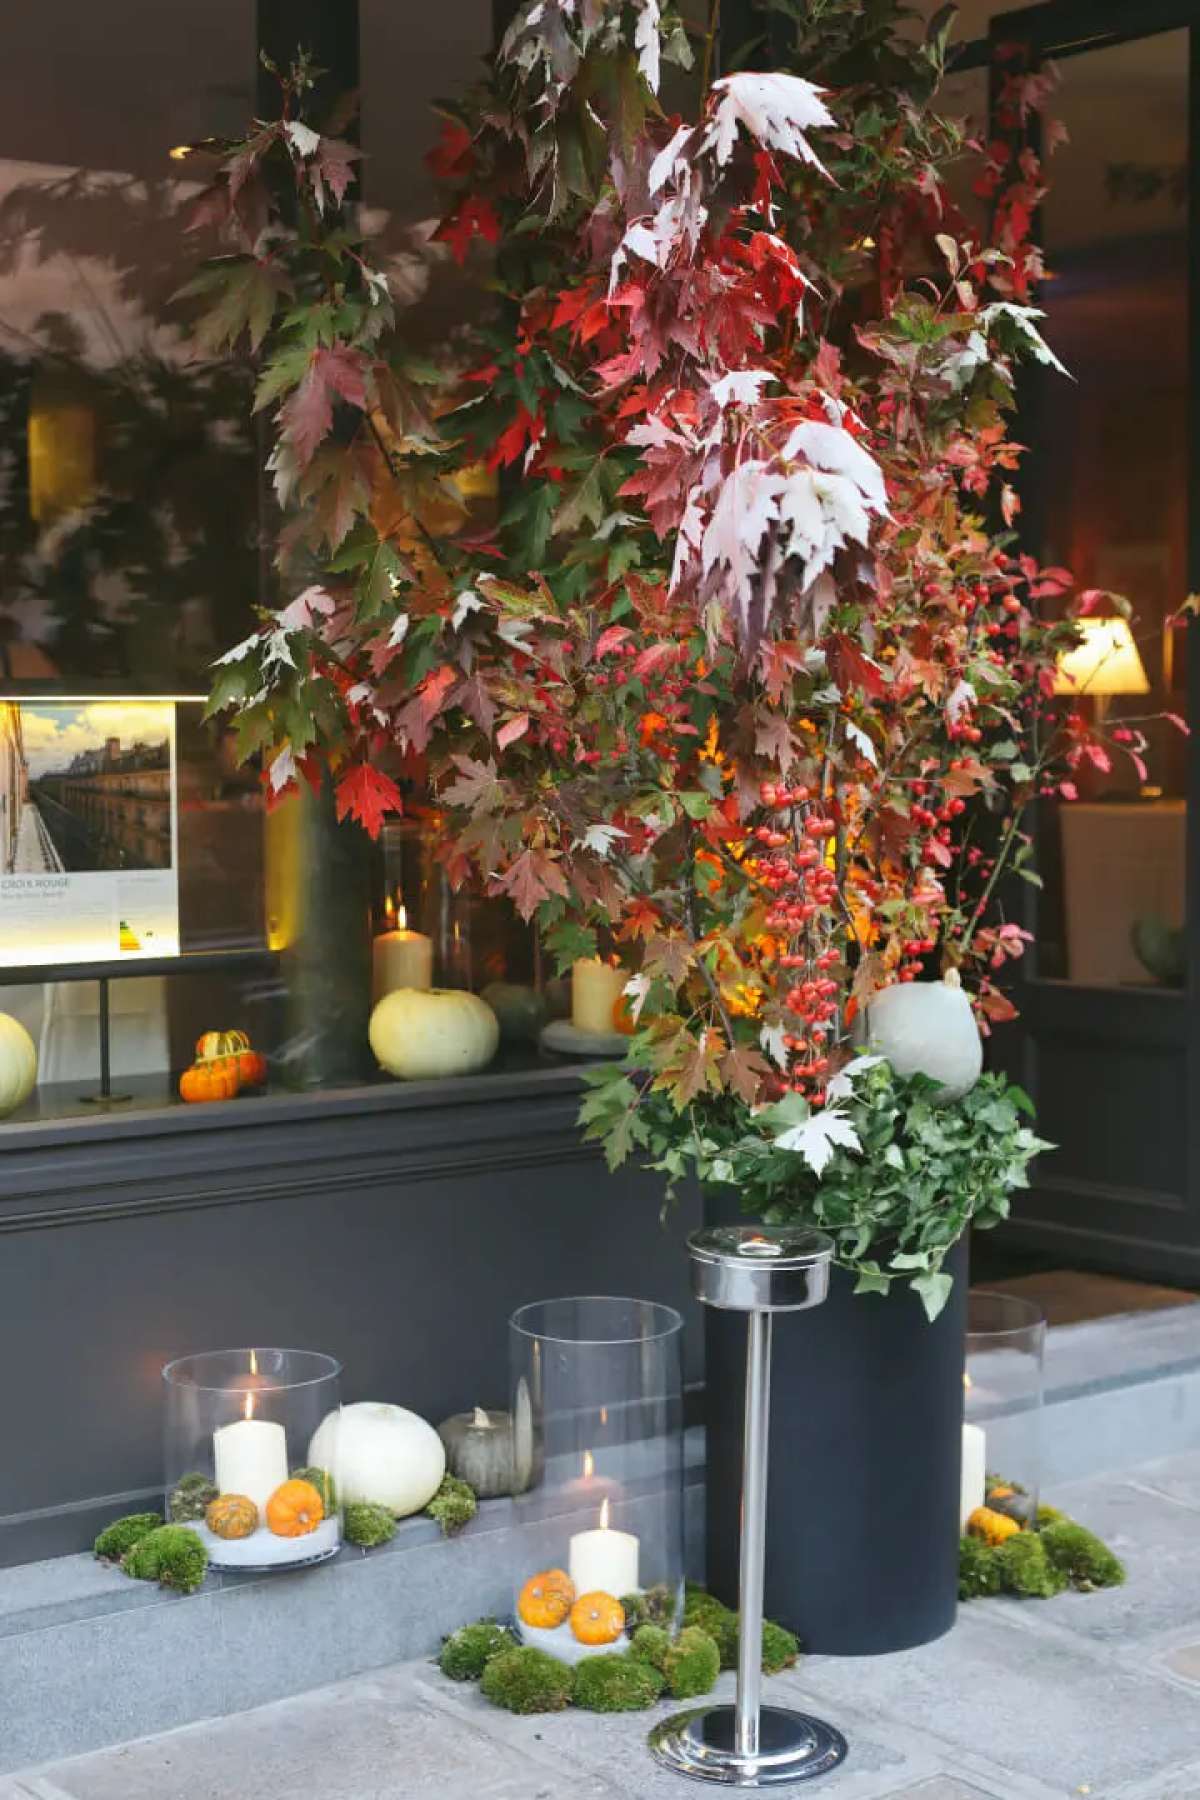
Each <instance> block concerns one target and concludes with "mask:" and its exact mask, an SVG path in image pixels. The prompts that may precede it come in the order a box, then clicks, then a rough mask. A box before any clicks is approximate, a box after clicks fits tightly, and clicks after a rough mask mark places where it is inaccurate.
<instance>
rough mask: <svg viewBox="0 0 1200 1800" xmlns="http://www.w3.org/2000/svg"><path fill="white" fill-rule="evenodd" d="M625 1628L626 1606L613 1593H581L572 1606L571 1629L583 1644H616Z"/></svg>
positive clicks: (598, 1591)
mask: <svg viewBox="0 0 1200 1800" xmlns="http://www.w3.org/2000/svg"><path fill="white" fill-rule="evenodd" d="M624 1629H625V1608H624V1607H623V1606H622V1605H621V1602H620V1601H619V1600H614V1598H613V1596H612V1595H611V1594H605V1593H603V1592H601V1591H600V1590H597V1591H596V1593H594V1594H581V1595H580V1596H579V1598H578V1600H577V1601H576V1602H575V1604H574V1606H573V1607H572V1608H571V1630H572V1631H573V1632H574V1633H575V1636H576V1637H577V1638H578V1639H579V1642H580V1643H581V1644H615V1643H616V1641H617V1639H618V1638H619V1637H620V1635H621V1633H622V1632H623V1631H624Z"/></svg>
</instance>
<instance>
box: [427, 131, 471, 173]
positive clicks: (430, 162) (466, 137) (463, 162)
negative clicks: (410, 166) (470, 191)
mask: <svg viewBox="0 0 1200 1800" xmlns="http://www.w3.org/2000/svg"><path fill="white" fill-rule="evenodd" d="M473 161H474V157H473V155H472V152H471V134H470V132H469V131H468V130H467V128H466V126H465V125H460V123H459V121H458V120H457V119H443V120H442V135H441V137H440V138H439V139H438V141H437V143H436V144H435V145H434V146H433V149H432V150H430V151H428V152H427V153H426V156H425V167H426V168H427V169H428V170H429V171H430V173H431V174H433V175H436V176H437V178H438V180H439V181H457V180H458V179H460V178H461V177H462V176H463V175H465V174H466V173H467V171H468V170H469V169H470V167H471V164H472V162H473Z"/></svg>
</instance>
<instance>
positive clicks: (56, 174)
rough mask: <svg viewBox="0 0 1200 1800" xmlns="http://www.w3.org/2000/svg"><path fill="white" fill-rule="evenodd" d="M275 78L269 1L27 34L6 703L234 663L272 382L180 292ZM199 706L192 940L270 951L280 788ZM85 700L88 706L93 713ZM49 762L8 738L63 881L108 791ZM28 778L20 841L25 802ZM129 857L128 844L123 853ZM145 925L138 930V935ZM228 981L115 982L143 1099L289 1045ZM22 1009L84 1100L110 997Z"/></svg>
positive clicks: (257, 997) (131, 1080)
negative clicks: (243, 1032)
mask: <svg viewBox="0 0 1200 1800" xmlns="http://www.w3.org/2000/svg"><path fill="white" fill-rule="evenodd" d="M134 47H136V48H134ZM254 77H255V48H254V8H253V6H252V5H251V4H249V0H213V3H212V4H210V5H206V6H205V8H204V9H203V10H202V11H199V12H197V11H195V10H194V9H188V10H187V11H186V12H181V11H180V10H179V9H177V8H172V7H158V8H147V7H146V6H145V5H143V4H141V3H140V0H114V3H113V4H109V5H105V6H103V7H89V6H85V5H83V4H82V3H81V0H45V3H44V4H41V5H39V6H38V7H35V8H26V9H23V10H18V13H17V14H15V15H14V16H13V17H12V18H6V20H5V55H4V59H3V63H2V64H0V700H3V699H4V698H5V697H8V698H10V699H11V698H13V697H23V698H25V699H33V700H36V699H38V698H45V699H51V698H53V697H54V696H56V695H57V696H70V697H72V698H78V699H80V700H81V701H85V702H86V701H90V700H95V699H96V697H98V696H104V697H110V696H111V697H113V698H117V697H123V696H135V695H165V696H174V695H179V694H199V693H203V692H204V691H205V690H206V688H207V686H208V678H209V666H210V664H211V661H212V658H213V657H214V656H215V655H217V654H218V653H219V652H220V651H221V650H222V649H224V648H225V647H227V646H228V645H229V644H230V643H232V642H234V641H236V639H237V638H238V637H240V636H242V635H244V633H245V631H246V629H247V628H248V625H249V621H250V618H251V609H252V606H253V603H254V601H255V598H256V593H257V585H258V496H257V488H258V475H257V462H258V457H257V454H256V450H255V444H254V439H253V429H252V424H251V419H250V412H249V396H250V392H251V386H250V380H251V377H250V371H249V370H248V369H247V368H244V367H242V366H239V365H238V364H236V363H232V362H220V363H214V362H207V361H204V360H203V359H201V358H197V357H196V355H195V353H194V351H193V350H192V349H191V348H190V347H188V346H187V345H186V344H185V341H184V336H183V332H182V329H181V323H180V315H179V312H178V309H177V305H176V303H175V302H174V301H173V299H172V296H173V295H174V294H175V292H176V290H177V289H178V288H179V287H180V286H181V285H182V284H183V283H184V282H185V281H186V280H187V279H188V278H189V277H190V276H191V274H192V273H193V272H194V268H195V263H196V260H197V258H198V257H199V256H201V255H203V254H204V253H205V246H204V245H203V244H202V243H201V242H199V241H198V239H197V238H196V237H191V238H189V237H187V236H185V235H184V233H183V230H182V223H183V221H182V218H181V207H184V206H186V203H187V201H188V198H189V196H190V195H191V194H192V193H194V192H195V191H197V188H196V183H195V182H194V181H189V180H188V179H186V175H187V165H186V161H184V160H180V159H179V158H173V157H172V156H171V154H170V152H171V150H172V149H173V148H177V147H178V146H180V145H184V144H187V143H188V142H189V141H191V140H193V139H195V138H197V137H199V136H202V135H204V134H205V133H208V132H215V133H222V132H229V133H236V132H239V131H240V130H241V128H242V125H243V122H244V120H245V119H246V118H247V117H248V116H249V114H250V113H251V112H252V110H253V101H254ZM9 710H10V711H11V709H9ZM201 711H202V709H201V707H200V706H198V705H195V704H183V705H178V706H176V708H175V732H176V762H175V771H176V780H177V790H178V835H177V842H176V843H175V845H174V846H173V853H174V854H175V856H176V857H177V864H178V867H177V873H178V890H179V918H180V940H179V941H180V946H181V948H182V949H184V950H185V951H186V950H196V949H213V948H222V949H226V948H230V947H246V946H250V947H252V946H255V945H260V944H261V943H262V941H263V868H262V864H263V853H262V816H261V804H260V799H259V790H258V781H257V775H256V773H255V772H254V771H253V770H249V771H247V770H239V769H237V768H236V766H235V764H234V760H233V757H232V754H231V752H230V748H229V746H228V744H227V742H226V737H225V733H224V731H223V730H222V729H218V728H216V727H213V726H205V725H203V724H202V723H201ZM88 712H89V708H88V707H87V706H86V705H82V706H81V707H80V709H79V718H80V720H84V719H85V718H86V716H87V714H88ZM102 735H103V734H102ZM10 736H11V734H10ZM74 748H75V749H76V750H77V749H78V746H75V747H74ZM118 750H119V752H120V754H119V755H118V753H117V752H118ZM95 754H96V755H97V756H100V757H103V756H104V755H105V754H106V753H105V752H103V751H98V752H96V753H95ZM131 754H132V752H131V751H130V750H129V746H128V745H125V744H124V743H122V744H121V745H119V746H118V747H117V749H116V750H113V752H112V754H111V755H109V756H108V761H107V763H106V764H105V765H104V767H103V768H100V767H99V766H98V767H97V769H95V770H92V771H91V772H90V774H89V780H90V783H91V787H92V789H98V788H99V787H101V786H103V785H104V784H106V783H107V785H108V786H109V787H112V786H113V785H114V784H115V785H120V786H125V787H127V786H128V785H129V779H132V778H129V779H127V778H126V776H125V775H123V774H121V773H120V770H121V768H123V764H122V763H121V756H124V757H125V760H126V761H128V758H129V756H130V755H131ZM30 757H31V748H30V746H29V745H28V744H26V745H25V746H24V753H23V754H22V753H21V747H20V746H17V745H15V744H14V743H12V742H6V744H5V746H4V750H3V754H0V765H3V770H4V771H5V772H6V775H5V780H4V787H5V791H6V795H7V797H8V800H9V802H10V804H9V805H8V807H7V809H6V810H7V811H8V812H11V813H13V815H14V818H13V819H12V820H10V824H12V825H13V830H12V832H11V833H8V834H7V836H8V837H10V838H11V840H12V841H11V842H10V843H9V844H8V852H7V857H6V860H7V862H8V863H10V864H11V865H12V867H13V868H14V869H15V868H17V867H20V868H25V867H26V866H27V865H29V862H30V858H31V856H33V855H34V853H35V851H36V849H37V844H36V843H35V842H34V836H33V834H32V833H31V830H30V829H28V827H29V826H30V822H31V820H32V819H33V817H34V813H35V811H36V799H37V797H40V800H41V804H42V806H43V808H44V809H45V810H46V811H47V812H48V811H49V810H50V809H51V808H52V807H54V806H57V808H58V810H57V812H55V814H54V823H55V827H56V832H57V836H56V837H54V836H53V835H52V834H45V835H46V841H45V842H44V843H42V846H41V855H42V866H50V864H49V862H48V860H47V859H50V858H57V859H59V866H61V867H64V868H74V869H79V868H86V867H88V866H89V864H88V862H87V855H88V854H89V853H90V852H89V845H91V844H92V841H93V839H96V835H97V831H98V829H99V828H98V825H97V821H96V819H95V818H92V817H90V816H88V805H89V804H90V805H91V806H92V809H93V811H94V810H95V805H96V804H97V802H96V797H95V794H94V793H93V794H92V796H91V800H90V801H89V800H88V797H87V795H85V794H84V792H83V787H84V786H85V785H86V784H82V785H81V783H80V782H79V781H75V782H74V783H72V782H71V780H70V778H69V776H68V775H67V774H66V773H63V772H60V773H59V775H58V776H57V777H52V778H50V779H42V780H41V781H40V783H39V782H37V781H33V782H32V783H31V775H32V776H36V775H38V774H39V773H40V774H41V775H42V776H45V771H44V770H41V769H40V768H31V764H30ZM58 760H59V761H63V759H62V758H59V759H58ZM69 764H70V759H69V758H68V759H67V760H66V761H65V762H63V768H64V771H65V770H66V769H68V768H69ZM31 787H32V789H33V794H34V804H33V805H30V806H27V807H26V811H27V815H28V816H27V818H26V826H27V829H26V831H25V833H24V839H23V842H22V844H21V845H20V846H18V844H17V842H16V821H15V812H16V808H17V806H18V805H19V804H22V803H23V802H27V801H29V800H30V790H31ZM160 798H161V797H160ZM122 804H123V805H124V807H125V812H124V814H123V815H122V820H121V830H122V832H123V833H124V836H125V839H128V840H129V842H133V837H131V835H130V834H134V836H136V834H137V833H139V832H140V833H141V834H142V835H143V836H145V834H146V833H149V832H153V833H154V834H155V835H156V842H159V841H161V843H167V842H169V835H168V836H164V834H163V832H162V830H161V819H160V818H158V817H157V816H152V815H151V812H150V811H149V807H148V802H147V801H146V800H145V799H144V797H142V796H133V797H132V798H131V797H129V796H126V799H125V801H123V803H122ZM164 805H165V803H164ZM110 810H111V809H110ZM160 810H162V809H161V808H160ZM109 823H110V824H111V821H109ZM112 835H113V834H112V831H111V830H110V831H109V832H108V836H110V837H111V836H112ZM97 841H98V840H97ZM2 848H3V847H2V846H0V849H2ZM143 848H144V847H143ZM76 852H78V854H76ZM142 853H143V851H139V852H138V854H142ZM131 854H133V852H131V851H130V850H129V848H128V844H126V847H125V848H124V849H123V850H122V851H121V855H122V857H123V858H125V859H126V860H127V859H128V857H129V855H131ZM80 858H82V861H81V860H80ZM160 860H161V858H160ZM3 866H4V863H2V862H0V867H3ZM135 937H136V934H135V933H133V931H132V930H128V931H126V932H125V933H124V934H123V943H124V944H125V945H128V944H130V943H133V942H134V941H135ZM223 985H224V991H222V983H221V982H218V981H214V980H213V979H212V978H208V979H206V980H203V981H193V980H190V979H187V980H183V979H180V980H176V979H169V980H168V979H166V978H163V977H157V976H133V977H131V978H128V979H122V980H120V981H116V982H114V983H113V984H112V1050H113V1065H114V1072H115V1074H116V1075H117V1076H118V1078H119V1082H118V1085H119V1086H121V1087H122V1088H123V1090H124V1091H126V1092H131V1093H133V1094H134V1096H135V1097H137V1096H144V1095H147V1094H150V1093H154V1094H156V1095H157V1094H160V1093H161V1094H163V1095H165V1094H167V1093H169V1092H171V1091H173V1080H172V1076H171V1071H172V1069H176V1070H177V1069H178V1067H179V1066H180V1065H181V1064H182V1063H184V1062H187V1061H190V1060H191V1055H192V1052H193V1046H194V1042H195V1039H196V1037H197V1036H198V1034H199V1032H200V1030H201V1029H203V1028H204V1027H205V1026H206V1025H211V1024H212V1023H214V1022H216V1023H221V1022H222V1020H223V1019H224V1017H225V1014H226V1012H228V1013H229V1016H230V1022H231V1023H232V1022H233V1021H234V1019H236V1022H237V1023H238V1024H239V1025H243V1026H246V1027H247V1028H248V1029H250V1030H252V1031H256V1032H258V1033H259V1034H260V1036H261V1035H263V1034H267V1033H269V1030H270V1022H269V1015H270V1008H271V997H270V994H269V992H267V991H265V990H263V989H262V986H261V983H259V984H258V985H256V986H254V987H253V989H252V990H250V991H247V989H246V986H245V981H244V978H239V983H238V985H233V984H232V980H231V979H230V980H226V981H225V982H224V984H223ZM0 1008H2V1009H3V1010H5V1011H7V1012H10V1013H13V1014H15V1015H16V1016H17V1017H19V1018H21V1019H22V1020H23V1021H24V1023H25V1024H26V1026H27V1027H28V1028H29V1029H30V1031H31V1032H32V1034H33V1036H34V1037H35V1039H36V1040H37V1042H38V1045H39V1050H40V1063H41V1078H40V1082H39V1089H38V1094H37V1097H36V1099H35V1101H34V1102H31V1107H32V1108H37V1109H40V1110H42V1111H48V1112H54V1111H58V1110H68V1111H70V1110H77V1109H78V1108H79V1105H80V1097H81V1095H82V1094H83V1093H85V1092H87V1091H88V1090H89V1088H90V1087H94V1086H95V1080H96V1074H97V1068H98V1039H99V1027H98V1010H99V994H98V989H97V985H96V984H95V983H94V982H86V981H83V982H55V983H50V984H43V983H40V982H39V983H35V984H30V985H21V986H18V985H16V984H9V985H0Z"/></svg>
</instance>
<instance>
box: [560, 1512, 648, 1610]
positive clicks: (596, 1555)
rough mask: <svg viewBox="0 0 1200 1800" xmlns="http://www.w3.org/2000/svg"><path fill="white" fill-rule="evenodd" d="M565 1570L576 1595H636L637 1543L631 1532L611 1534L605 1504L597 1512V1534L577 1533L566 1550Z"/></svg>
mask: <svg viewBox="0 0 1200 1800" xmlns="http://www.w3.org/2000/svg"><path fill="white" fill-rule="evenodd" d="M567 1555H568V1565H567V1566H568V1570H569V1573H570V1576H571V1580H572V1581H573V1582H574V1584H575V1592H576V1593H577V1594H596V1593H603V1594H614V1595H616V1597H617V1599H620V1597H621V1595H622V1594H632V1593H634V1592H636V1590H637V1585H638V1540H637V1539H636V1537H634V1535H633V1533H632V1531H612V1530H610V1528H609V1523H608V1501H607V1500H605V1502H604V1504H603V1506H602V1507H601V1508H600V1525H599V1528H598V1529H597V1530H596V1531H577V1532H576V1533H575V1535H574V1537H573V1538H572V1539H571V1542H570V1545H569V1546H568V1551H567Z"/></svg>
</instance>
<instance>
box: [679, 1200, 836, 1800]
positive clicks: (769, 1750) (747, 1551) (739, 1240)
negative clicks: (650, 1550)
mask: <svg viewBox="0 0 1200 1800" xmlns="http://www.w3.org/2000/svg"><path fill="white" fill-rule="evenodd" d="M833 1250H834V1245H833V1240H832V1238H829V1237H827V1236H826V1235H825V1233H824V1232H821V1231H809V1230H806V1229H803V1228H794V1227H783V1228H773V1227H768V1226H750V1225H721V1226H716V1227H713V1228H711V1229H709V1230H706V1231H697V1232H693V1234H692V1236H691V1237H690V1238H689V1239H688V1252H689V1254H690V1256H691V1263H692V1290H693V1292H694V1293H695V1295H696V1297H697V1299H699V1300H702V1301H703V1302H704V1303H705V1305H706V1306H717V1307H721V1308H722V1309H724V1310H725V1311H728V1312H744V1313H746V1314H747V1333H748V1335H747V1344H746V1418H745V1438H744V1449H743V1457H742V1542H741V1565H740V1570H739V1587H740V1595H739V1610H740V1614H741V1624H740V1631H739V1636H738V1667H737V1699H736V1701H735V1703H734V1705H732V1706H701V1707H696V1708H694V1709H693V1710H691V1711H690V1712H685V1713H676V1714H674V1715H673V1716H672V1717H671V1718H669V1719H664V1720H663V1721H662V1722H661V1724H658V1725H656V1726H655V1727H654V1730H653V1731H652V1732H651V1733H650V1749H651V1752H652V1754H653V1755H654V1756H655V1757H656V1758H657V1759H658V1761H659V1762H661V1763H664V1764H665V1765H666V1766H667V1767H668V1768H670V1769H674V1770H676V1772H677V1773H678V1774H680V1775H688V1776H691V1778H692V1779H693V1780H695V1781H708V1782H712V1783H714V1784H715V1785H718V1786H722V1787H740V1788H764V1787H783V1786H785V1785H786V1784H788V1783H791V1782H798V1781H811V1780H812V1778H813V1777H814V1776H816V1775H825V1774H828V1772H829V1771H830V1770H831V1769H836V1768H837V1766H838V1764H839V1763H840V1762H841V1761H842V1760H843V1759H844V1757H845V1755H846V1740H845V1738H844V1737H843V1736H842V1734H841V1732H840V1731H837V1730H835V1729H834V1727H833V1726H832V1725H826V1724H825V1722H824V1721H823V1720H821V1719H813V1718H809V1717H808V1715H807V1714H805V1713H799V1712H793V1711H792V1710H791V1709H790V1708H787V1707H782V1706H764V1705H763V1704H762V1624H763V1566H764V1559H765V1553H766V1534H767V1452H768V1444H769V1437H770V1421H771V1321H772V1315H773V1314H775V1313H777V1312H802V1311H804V1310H805V1308H807V1307H810V1306H819V1305H820V1304H821V1302H822V1301H823V1300H824V1298H825V1296H826V1294H827V1293H828V1291H829V1264H830V1261H831V1259H832V1256H833Z"/></svg>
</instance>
